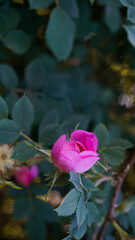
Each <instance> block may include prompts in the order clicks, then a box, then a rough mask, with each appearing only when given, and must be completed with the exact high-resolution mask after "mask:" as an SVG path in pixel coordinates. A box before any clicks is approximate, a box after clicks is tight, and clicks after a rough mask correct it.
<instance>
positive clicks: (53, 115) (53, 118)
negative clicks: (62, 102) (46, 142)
mask: <svg viewBox="0 0 135 240" xmlns="http://www.w3.org/2000/svg"><path fill="white" fill-rule="evenodd" d="M59 120H60V119H59V113H58V110H57V109H53V110H51V111H49V112H48V113H46V114H45V116H44V118H43V119H42V121H41V123H40V126H39V133H40V132H41V131H42V130H43V128H44V127H45V126H47V125H48V124H51V123H58V122H59Z"/></svg>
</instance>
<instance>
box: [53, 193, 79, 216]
mask: <svg viewBox="0 0 135 240" xmlns="http://www.w3.org/2000/svg"><path fill="white" fill-rule="evenodd" d="M79 197H80V193H79V192H78V191H77V190H76V189H72V190H71V191H70V192H69V193H68V194H67V196H66V198H65V199H64V201H63V203H62V204H61V205H60V206H59V207H58V208H56V209H55V210H56V212H57V213H58V215H60V216H70V215H72V214H73V213H74V212H75V210H76V208H77V204H78V200H79Z"/></svg>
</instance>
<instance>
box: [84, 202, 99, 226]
mask: <svg viewBox="0 0 135 240" xmlns="http://www.w3.org/2000/svg"><path fill="white" fill-rule="evenodd" d="M87 209H88V215H87V224H88V226H89V227H91V224H92V223H93V222H94V221H95V217H96V216H98V214H99V211H98V209H97V207H96V205H95V204H94V203H93V202H88V206H87Z"/></svg>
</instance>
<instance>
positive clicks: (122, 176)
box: [97, 153, 135, 240]
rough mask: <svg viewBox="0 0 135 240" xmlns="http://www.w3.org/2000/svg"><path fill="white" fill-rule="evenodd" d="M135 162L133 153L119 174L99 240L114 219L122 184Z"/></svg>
mask: <svg viewBox="0 0 135 240" xmlns="http://www.w3.org/2000/svg"><path fill="white" fill-rule="evenodd" d="M134 163H135V153H134V154H133V155H132V157H131V159H130V160H129V162H128V163H127V165H126V167H125V168H124V171H123V172H122V173H121V174H120V176H119V180H118V185H117V187H116V188H115V191H114V197H113V199H112V201H111V204H110V207H109V211H108V213H107V215H106V218H105V220H104V223H103V225H102V227H101V229H100V232H99V233H98V236H97V240H102V239H103V235H104V233H105V230H106V228H107V226H108V223H109V221H112V220H113V219H114V209H115V205H116V201H117V198H118V194H119V192H120V189H121V186H122V184H123V182H124V180H125V177H126V176H127V174H128V171H129V170H130V169H131V167H132V166H133V164H134Z"/></svg>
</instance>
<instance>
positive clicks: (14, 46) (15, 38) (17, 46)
mask: <svg viewBox="0 0 135 240" xmlns="http://www.w3.org/2000/svg"><path fill="white" fill-rule="evenodd" d="M3 44H4V45H5V46H6V47H7V48H9V49H10V50H11V51H13V52H14V53H16V54H18V55H21V54H24V53H26V52H27V51H28V49H29V48H30V44H31V41H30V37H29V36H28V35H27V34H26V33H25V32H23V31H21V30H12V31H11V32H9V33H8V34H7V35H6V36H5V37H4V38H3Z"/></svg>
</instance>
